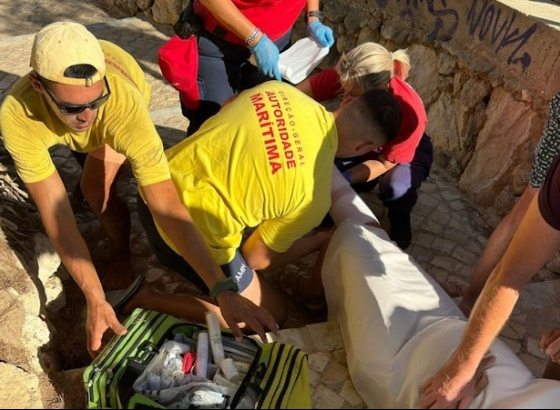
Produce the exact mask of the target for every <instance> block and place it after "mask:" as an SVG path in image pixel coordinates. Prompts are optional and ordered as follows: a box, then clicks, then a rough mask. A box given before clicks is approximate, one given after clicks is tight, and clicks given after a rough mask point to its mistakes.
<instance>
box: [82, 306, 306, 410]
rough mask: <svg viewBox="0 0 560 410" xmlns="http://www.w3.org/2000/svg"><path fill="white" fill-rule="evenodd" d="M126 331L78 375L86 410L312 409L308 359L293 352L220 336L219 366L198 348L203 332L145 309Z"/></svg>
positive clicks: (134, 315)
mask: <svg viewBox="0 0 560 410" xmlns="http://www.w3.org/2000/svg"><path fill="white" fill-rule="evenodd" d="M124 325H125V327H126V328H127V329H128V332H127V334H126V335H124V336H114V337H113V338H112V339H111V340H110V342H109V343H108V344H107V346H106V347H105V348H104V349H103V350H102V352H101V353H100V354H99V356H97V357H96V358H95V359H94V360H93V361H92V363H91V364H90V365H89V366H88V367H87V368H86V369H85V371H84V374H83V383H84V387H85V391H86V406H87V408H88V409H100V408H113V409H121V408H213V409H215V408H234V409H235V408H267V409H268V408H280V409H289V408H297V409H309V408H311V387H310V384H309V374H308V363H307V354H306V353H304V352H303V351H302V350H300V349H298V348H297V347H295V346H292V345H289V344H285V343H280V342H269V343H260V342H258V341H256V340H254V339H252V338H250V337H244V338H243V340H242V342H239V343H238V342H236V341H235V338H234V337H233V336H232V335H231V333H230V332H229V331H227V330H220V333H221V341H222V344H223V356H224V358H223V359H222V360H220V363H219V366H218V365H216V364H215V363H214V357H213V356H214V354H212V351H211V350H210V349H209V348H208V344H206V348H205V349H206V350H204V349H201V346H204V343H206V341H207V340H208V330H209V329H208V326H206V325H203V324H195V323H189V322H185V321H184V320H181V319H178V318H175V317H173V316H170V315H167V314H163V313H159V312H155V311H151V310H144V309H135V310H134V311H133V312H132V314H131V315H130V316H129V317H128V318H127V319H126V321H125V322H124ZM203 336H204V337H203ZM203 342H204V343H203ZM212 347H213V346H212ZM201 352H203V353H204V354H203V355H201ZM206 355H207V356H206ZM203 359H204V360H203Z"/></svg>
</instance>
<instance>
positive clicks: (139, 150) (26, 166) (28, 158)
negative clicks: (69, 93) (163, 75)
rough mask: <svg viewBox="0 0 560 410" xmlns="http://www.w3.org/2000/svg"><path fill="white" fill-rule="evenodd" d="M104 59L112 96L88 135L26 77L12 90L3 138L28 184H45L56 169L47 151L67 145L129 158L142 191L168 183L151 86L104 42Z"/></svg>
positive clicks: (4, 110) (1, 116) (0, 115)
mask: <svg viewBox="0 0 560 410" xmlns="http://www.w3.org/2000/svg"><path fill="white" fill-rule="evenodd" d="M100 43H101V46H102V48H103V51H104V53H105V58H106V65H107V73H106V77H107V81H108V83H109V88H110V89H111V96H110V97H109V99H108V100H107V102H106V103H105V104H104V105H102V106H101V107H100V108H99V111H98V114H97V118H96V119H95V121H94V122H93V124H92V126H91V127H90V128H89V129H88V130H87V131H85V132H81V133H77V132H73V131H71V130H70V129H69V128H68V127H67V126H66V124H65V123H63V122H62V121H61V120H60V119H59V118H58V117H57V116H56V115H55V114H54V113H53V112H52V111H51V110H52V108H51V107H50V106H49V105H48V102H47V101H46V100H45V98H48V97H44V98H43V97H41V95H40V94H39V93H38V92H37V91H35V90H34V89H33V87H32V86H31V83H30V82H29V80H28V79H27V76H24V77H22V78H20V79H19V80H18V81H17V82H16V83H15V84H14V86H13V88H12V89H11V90H10V94H9V95H8V96H7V97H6V99H5V100H4V102H3V104H2V107H1V109H0V132H1V134H2V139H3V140H4V145H5V146H6V149H7V150H8V151H9V153H10V155H11V156H12V158H13V160H14V163H15V166H16V170H17V172H18V174H19V176H20V177H21V179H22V180H23V181H24V182H25V183H32V182H38V181H42V180H44V179H46V178H48V177H49V176H51V175H52V174H53V172H54V171H55V166H54V163H53V161H52V158H51V156H50V154H49V151H48V150H49V148H50V147H53V146H55V145H66V146H68V147H69V148H70V149H71V150H73V151H77V152H89V151H92V150H94V149H97V148H100V147H102V146H103V145H104V144H107V145H108V146H110V147H111V148H113V149H114V150H115V151H117V152H119V153H121V154H123V155H125V156H126V157H127V158H128V160H129V162H130V164H131V166H132V171H133V173H134V176H135V177H136V180H137V182H138V184H139V185H141V186H143V185H149V184H153V183H156V182H161V181H163V180H165V179H168V178H169V177H170V174H169V167H168V165H167V161H166V158H165V155H164V150H163V143H162V141H161V138H160V137H159V135H158V133H157V131H156V128H155V126H154V124H153V122H152V120H151V118H150V112H149V110H148V102H149V99H150V85H149V84H148V83H147V82H146V80H145V78H144V73H143V72H142V69H141V68H140V66H139V65H138V63H137V62H136V61H135V60H134V58H133V57H132V56H131V55H130V54H128V53H127V52H126V51H124V50H123V49H121V48H120V47H118V46H117V45H115V44H112V43H109V42H107V41H103V40H101V41H100Z"/></svg>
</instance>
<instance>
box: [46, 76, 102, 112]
mask: <svg viewBox="0 0 560 410" xmlns="http://www.w3.org/2000/svg"><path fill="white" fill-rule="evenodd" d="M37 77H38V78H39V82H40V83H41V85H42V86H43V89H44V90H45V91H46V92H47V94H48V96H49V97H50V99H51V100H52V102H53V103H54V104H55V105H56V107H57V108H58V109H59V110H60V112H61V114H63V115H76V114H80V113H82V112H84V111H85V110H86V109H88V108H89V109H90V110H97V109H98V108H99V107H101V106H102V105H103V104H105V103H106V102H107V100H108V99H109V96H110V95H111V89H110V88H109V83H108V82H107V77H103V81H104V82H105V87H107V94H105V95H102V96H101V97H99V98H98V99H96V100H94V101H92V102H90V103H89V104H62V103H60V102H58V101H57V100H56V98H54V96H53V95H52V94H51V92H50V91H49V89H48V88H47V86H46V85H45V83H44V82H43V80H42V79H41V77H39V76H37Z"/></svg>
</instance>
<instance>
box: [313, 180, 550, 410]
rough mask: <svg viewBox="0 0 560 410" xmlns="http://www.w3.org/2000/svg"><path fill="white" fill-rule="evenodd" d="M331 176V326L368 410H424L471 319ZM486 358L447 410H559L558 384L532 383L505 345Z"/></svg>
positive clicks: (327, 257)
mask: <svg viewBox="0 0 560 410" xmlns="http://www.w3.org/2000/svg"><path fill="white" fill-rule="evenodd" d="M335 172H337V173H338V174H339V175H338V176H336V175H335V176H333V194H332V195H333V197H332V206H331V210H330V213H331V215H332V217H333V220H334V221H335V223H336V226H337V228H336V230H335V232H334V233H333V234H332V236H331V238H330V240H329V242H328V244H326V246H325V249H324V252H323V255H324V259H323V261H322V263H321V264H318V266H320V268H321V269H320V271H321V275H322V280H323V283H324V288H325V294H326V300H327V304H328V319H329V320H331V321H337V322H338V324H339V325H340V329H341V333H342V339H343V342H344V346H345V350H346V360H347V364H348V372H349V375H350V378H351V380H352V382H353V385H354V387H355V388H356V391H357V392H358V393H359V395H360V396H361V397H362V399H363V400H364V402H365V403H366V405H367V407H368V408H400V409H405V408H411V409H412V408H420V407H421V406H423V405H425V403H424V402H423V401H422V400H423V399H422V397H421V389H422V384H423V382H424V380H425V378H426V375H429V374H433V373H434V372H435V371H437V369H438V368H439V367H440V366H442V365H443V364H444V363H445V362H446V361H447V360H448V359H449V357H451V356H452V355H453V354H454V350H455V349H456V348H457V346H458V345H459V343H460V342H461V336H462V334H463V332H464V330H465V326H466V325H467V319H466V318H465V316H464V315H463V314H462V312H461V311H460V309H459V308H458V307H457V305H456V304H455V302H454V301H453V299H451V297H450V296H449V295H448V294H447V293H446V292H445V291H444V290H443V288H442V287H441V286H439V284H438V283H437V282H436V281H435V280H434V279H433V278H432V277H431V276H430V275H428V274H427V273H426V272H425V271H424V270H423V269H422V268H421V267H420V266H419V265H418V264H417V263H416V262H415V261H414V260H413V259H411V258H410V255H408V254H406V253H405V252H403V251H402V250H400V249H399V248H398V247H397V246H396V245H395V244H394V243H393V242H391V241H390V239H389V237H388V235H387V233H386V232H385V231H384V230H383V229H382V228H380V227H379V223H378V221H377V218H376V217H375V215H373V213H372V212H371V210H370V209H369V208H368V206H367V205H366V204H365V203H364V202H363V200H362V199H361V198H360V197H359V196H358V195H356V193H355V192H354V191H353V190H352V188H350V186H349V185H348V183H347V181H345V180H344V178H343V177H342V175H340V172H338V170H335ZM559 335H560V331H558V330H557V331H556V333H555V334H554V335H551V337H552V338H554V337H556V338H558V336H559ZM557 340H558V339H557ZM556 349H558V348H557V347H556ZM556 353H558V350H556ZM482 357H484V359H483V360H482V361H481V362H480V363H479V364H478V365H477V366H476V367H475V371H474V372H473V373H472V374H471V375H470V376H469V377H465V378H464V382H465V385H464V388H463V390H462V391H463V392H464V394H463V395H462V396H461V398H456V399H454V400H452V401H451V402H450V403H448V406H449V407H450V408H467V407H469V408H558V403H560V382H559V381H558V380H547V379H543V378H535V376H534V375H533V374H532V373H531V371H530V370H529V369H528V368H527V366H525V364H524V363H523V362H522V361H521V360H520V359H519V357H518V356H517V355H516V354H515V353H514V352H513V351H512V350H511V349H510V348H509V346H508V345H507V344H506V343H505V342H503V341H502V340H500V339H499V338H497V339H495V340H494V341H493V342H492V343H491V345H489V348H488V349H484V350H483V351H482ZM556 357H558V356H556Z"/></svg>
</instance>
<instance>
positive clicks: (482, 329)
mask: <svg viewBox="0 0 560 410" xmlns="http://www.w3.org/2000/svg"><path fill="white" fill-rule="evenodd" d="M518 298H519V289H517V288H515V287H511V286H509V285H506V284H504V283H503V281H502V279H501V278H500V275H494V276H493V277H492V276H491V277H490V279H489V280H488V283H487V285H486V286H485V288H484V290H483V292H482V294H481V295H480V298H479V300H478V301H477V302H476V304H475V307H474V309H473V311H472V313H471V316H470V318H469V321H468V323H467V326H466V328H465V333H464V336H463V339H462V340H461V343H460V344H459V347H458V348H457V351H456V352H455V354H454V356H453V359H454V360H456V361H457V363H459V364H460V366H461V367H462V368H466V369H469V370H470V371H471V372H472V373H473V374H474V372H475V371H476V368H477V366H478V364H479V363H480V361H481V360H482V358H483V357H484V355H485V354H486V352H487V351H488V350H489V349H490V346H491V345H492V343H493V342H494V340H495V339H496V337H498V335H499V333H500V331H501V330H502V328H503V326H504V325H505V323H506V322H507V320H508V318H509V316H510V315H511V312H512V311H513V308H514V306H515V303H516V302H517V300H518Z"/></svg>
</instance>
